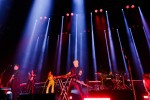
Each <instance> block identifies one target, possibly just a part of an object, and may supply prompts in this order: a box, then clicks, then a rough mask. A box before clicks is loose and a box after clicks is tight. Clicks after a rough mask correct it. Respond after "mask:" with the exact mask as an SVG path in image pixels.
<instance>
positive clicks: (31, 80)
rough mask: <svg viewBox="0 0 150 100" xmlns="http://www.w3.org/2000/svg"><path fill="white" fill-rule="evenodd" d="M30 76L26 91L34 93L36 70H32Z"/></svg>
mask: <svg viewBox="0 0 150 100" xmlns="http://www.w3.org/2000/svg"><path fill="white" fill-rule="evenodd" d="M28 77H29V79H28V82H27V87H26V91H27V93H31V94H34V81H35V77H36V73H35V71H34V70H32V71H31V72H29V73H28Z"/></svg>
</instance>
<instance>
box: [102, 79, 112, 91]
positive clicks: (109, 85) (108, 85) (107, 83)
mask: <svg viewBox="0 0 150 100" xmlns="http://www.w3.org/2000/svg"><path fill="white" fill-rule="evenodd" d="M104 85H105V86H106V88H107V89H110V90H113V89H114V83H113V81H112V80H111V79H109V80H105V81H104Z"/></svg>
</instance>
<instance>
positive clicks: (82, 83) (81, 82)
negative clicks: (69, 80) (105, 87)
mask: <svg viewBox="0 0 150 100" xmlns="http://www.w3.org/2000/svg"><path fill="white" fill-rule="evenodd" d="M73 81H75V82H77V83H79V84H81V85H83V86H86V87H88V88H93V87H92V86H89V85H88V84H85V83H84V82H83V81H80V80H77V79H73Z"/></svg>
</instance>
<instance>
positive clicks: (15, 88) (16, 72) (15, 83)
mask: <svg viewBox="0 0 150 100" xmlns="http://www.w3.org/2000/svg"><path fill="white" fill-rule="evenodd" d="M12 73H13V74H12V75H11V77H10V79H9V81H8V83H7V87H10V88H11V91H12V100H17V99H18V98H19V94H20V77H21V76H20V75H21V74H20V68H19V65H17V64H16V65H14V67H13V72H12Z"/></svg>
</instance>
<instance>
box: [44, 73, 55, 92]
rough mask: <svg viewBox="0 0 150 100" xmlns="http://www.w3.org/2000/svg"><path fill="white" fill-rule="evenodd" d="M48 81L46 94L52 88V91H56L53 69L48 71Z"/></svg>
mask: <svg viewBox="0 0 150 100" xmlns="http://www.w3.org/2000/svg"><path fill="white" fill-rule="evenodd" d="M47 81H48V85H47V87H46V94H48V93H49V89H50V88H51V93H54V85H55V82H54V76H53V74H52V72H51V71H50V72H49V73H48V77H47Z"/></svg>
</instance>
